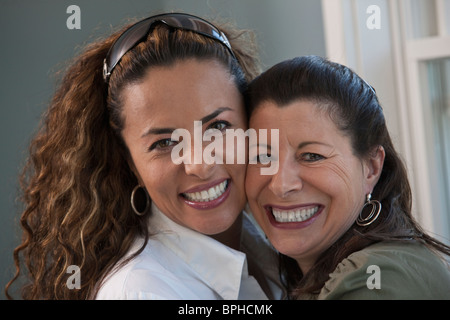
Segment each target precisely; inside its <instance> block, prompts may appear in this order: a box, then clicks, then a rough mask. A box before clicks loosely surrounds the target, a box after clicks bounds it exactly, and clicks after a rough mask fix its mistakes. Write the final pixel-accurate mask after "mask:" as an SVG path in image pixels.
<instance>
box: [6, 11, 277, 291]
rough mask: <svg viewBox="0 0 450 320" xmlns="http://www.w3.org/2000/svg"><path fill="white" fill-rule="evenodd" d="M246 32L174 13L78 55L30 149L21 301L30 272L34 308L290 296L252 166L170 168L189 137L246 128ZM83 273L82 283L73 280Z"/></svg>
mask: <svg viewBox="0 0 450 320" xmlns="http://www.w3.org/2000/svg"><path fill="white" fill-rule="evenodd" d="M245 35H246V33H244V32H238V31H236V30H234V29H233V28H231V27H226V26H221V27H220V28H217V27H215V26H214V25H212V24H211V23H210V22H208V21H205V20H203V19H201V18H198V17H195V16H192V15H187V14H178V13H171V14H162V15H157V16H152V17H149V18H147V19H144V20H141V21H139V22H137V23H136V24H133V25H131V26H127V27H125V28H124V29H123V30H121V31H120V32H117V33H115V34H113V35H112V36H110V37H108V38H107V39H105V40H102V41H99V42H96V43H94V44H92V45H91V46H90V47H89V48H87V50H86V51H85V52H84V53H83V54H81V56H80V57H78V58H77V59H76V60H75V62H74V64H73V65H72V66H71V67H70V68H69V69H68V70H67V73H66V75H65V77H64V79H63V81H62V83H61V85H60V87H59V89H58V90H57V92H56V94H55V96H54V97H53V100H52V102H51V105H50V107H49V109H48V111H47V113H46V115H45V118H44V123H43V126H42V128H41V129H40V131H39V132H38V134H37V135H36V137H35V138H34V140H33V141H32V143H31V155H30V158H29V160H28V164H27V168H26V170H25V171H24V174H23V177H22V178H23V179H22V184H23V190H24V202H25V205H26V206H25V210H24V212H23V214H22V217H21V224H22V227H23V229H24V236H23V241H22V243H21V245H20V246H19V247H17V248H16V250H15V251H14V259H15V264H16V268H17V272H16V275H15V277H14V279H13V280H12V281H11V282H10V283H9V284H8V286H7V289H6V293H7V295H8V297H10V295H9V294H8V289H9V288H10V287H11V284H12V282H14V281H15V280H16V279H17V278H18V277H19V275H20V274H21V273H24V274H25V275H26V276H27V277H28V278H29V283H28V284H27V285H26V286H25V287H24V288H23V298H25V299H93V298H97V299H241V298H242V299H258V298H261V299H264V298H274V297H275V295H277V294H279V292H281V291H279V290H278V288H279V287H278V283H277V279H278V269H277V267H276V262H275V263H273V262H272V261H276V255H275V256H274V254H273V251H272V250H271V249H270V247H269V246H268V245H267V244H266V242H265V239H263V238H262V237H258V232H257V231H256V228H255V227H254V225H253V224H252V222H251V220H250V219H249V217H248V216H247V214H246V213H245V212H244V206H245V204H246V197H245V193H244V177H245V170H246V165H245V164H206V163H204V162H202V163H200V164H198V163H189V162H186V163H182V164H176V163H174V162H173V161H171V150H172V149H173V147H174V146H175V145H176V144H177V143H178V142H177V141H173V140H172V139H171V133H172V132H174V130H175V129H177V128H184V129H185V130H188V131H189V132H192V131H193V124H194V121H199V120H201V121H202V132H205V131H206V130H209V129H215V130H218V131H220V132H222V133H224V134H225V130H226V129H228V128H230V129H233V128H242V129H244V130H245V128H246V126H247V124H246V121H247V120H246V115H245V107H244V103H243V95H242V93H243V92H244V91H245V89H246V85H247V81H249V80H251V79H252V78H253V77H254V76H255V75H256V73H257V72H258V67H257V63H256V59H255V55H254V49H253V46H252V45H251V41H250V42H249V41H248V37H245ZM228 39H229V40H228ZM250 40H251V39H250ZM203 147H205V145H203ZM261 257H263V258H262V259H261ZM273 259H275V260H273ZM72 265H75V266H77V267H78V268H79V274H78V275H79V276H80V280H81V281H80V287H79V288H70V286H68V285H67V281H68V277H69V276H70V274H68V273H67V270H68V268H69V266H72ZM262 266H264V268H262ZM24 270H26V271H24Z"/></svg>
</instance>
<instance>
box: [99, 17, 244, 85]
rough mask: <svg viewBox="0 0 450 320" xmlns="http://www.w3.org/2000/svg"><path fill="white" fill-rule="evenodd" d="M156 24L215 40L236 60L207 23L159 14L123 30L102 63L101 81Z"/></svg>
mask: <svg viewBox="0 0 450 320" xmlns="http://www.w3.org/2000/svg"><path fill="white" fill-rule="evenodd" d="M158 23H162V24H165V25H167V26H169V27H171V28H175V29H181V30H187V31H192V32H195V33H198V34H201V35H203V36H205V37H208V38H211V39H214V40H217V41H219V42H220V43H221V44H222V45H224V46H225V47H226V48H227V49H228V51H229V52H230V54H231V55H232V56H233V58H234V59H236V56H235V55H234V53H233V50H232V49H231V45H230V43H229V41H228V39H227V37H226V36H225V34H224V33H223V32H221V31H220V30H219V29H217V28H216V27H215V26H214V25H212V24H211V23H209V22H208V21H206V20H203V19H201V18H199V17H196V16H193V15H190V14H184V13H168V14H159V15H156V16H152V17H149V18H146V19H144V20H141V21H139V22H137V23H135V24H134V25H132V26H131V27H129V28H128V29H127V30H125V31H124V32H123V33H122V34H121V35H120V37H119V38H118V39H117V40H116V41H115V42H114V43H113V45H112V46H111V48H110V49H109V51H108V54H107V55H106V58H105V60H104V61H103V79H104V80H105V81H106V82H108V80H109V77H110V75H111V72H112V71H113V70H114V68H115V67H116V65H117V64H118V63H119V61H120V59H122V57H123V56H124V55H125V54H126V53H127V52H128V51H130V50H131V49H132V48H134V47H135V46H136V45H138V44H139V43H141V42H142V41H144V40H145V39H146V38H147V35H148V34H149V33H150V32H151V31H152V29H153V27H154V26H155V25H156V24H158ZM236 60H237V59H236Z"/></svg>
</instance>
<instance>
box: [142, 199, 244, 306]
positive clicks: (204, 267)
mask: <svg viewBox="0 0 450 320" xmlns="http://www.w3.org/2000/svg"><path fill="white" fill-rule="evenodd" d="M149 231H150V234H153V235H154V237H155V238H157V239H158V241H160V242H161V243H162V244H163V245H165V246H166V247H167V248H168V249H169V250H171V251H172V252H173V253H175V254H176V255H177V256H178V257H179V258H180V259H182V260H183V261H184V262H186V263H187V264H188V265H189V266H190V267H191V268H192V270H193V271H194V272H195V273H196V274H197V275H198V277H199V278H200V279H202V281H204V282H205V283H206V284H207V285H208V286H209V287H210V288H212V289H213V290H214V291H215V292H216V293H217V294H219V295H220V296H221V297H222V298H223V299H226V300H236V299H238V297H239V291H240V287H241V279H242V278H243V277H244V278H246V277H248V270H247V262H246V255H245V254H244V253H242V252H240V251H237V250H234V249H232V248H230V247H228V246H226V245H224V244H222V243H220V242H218V241H217V240H214V239H213V238H211V237H209V236H207V235H204V234H201V233H199V232H196V231H193V230H191V229H189V228H186V227H184V226H181V225H179V224H177V223H175V222H174V221H172V220H171V219H170V218H168V217H167V216H166V215H165V214H163V213H162V212H161V211H160V210H159V209H158V207H156V205H155V204H154V203H152V215H151V217H150V220H149ZM217 275H221V276H217Z"/></svg>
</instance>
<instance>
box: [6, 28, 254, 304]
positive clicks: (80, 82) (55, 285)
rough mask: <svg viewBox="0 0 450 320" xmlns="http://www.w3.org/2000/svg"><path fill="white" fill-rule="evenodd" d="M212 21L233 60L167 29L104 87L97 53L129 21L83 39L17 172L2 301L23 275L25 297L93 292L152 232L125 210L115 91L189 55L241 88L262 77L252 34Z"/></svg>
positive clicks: (125, 174)
mask: <svg viewBox="0 0 450 320" xmlns="http://www.w3.org/2000/svg"><path fill="white" fill-rule="evenodd" d="M216 25H217V26H218V27H219V29H220V30H222V31H223V32H224V33H225V34H226V35H227V37H228V39H229V41H230V43H231V46H232V48H233V52H234V53H235V55H236V57H237V60H238V62H237V61H236V60H235V59H233V58H232V57H231V55H230V54H229V52H228V51H227V49H226V48H225V47H224V46H223V45H222V44H220V43H219V42H217V41H215V40H212V39H209V38H206V37H203V36H200V35H198V34H195V33H193V32H190V31H182V30H171V29H169V28H168V27H167V26H164V25H159V26H157V27H156V28H155V29H154V30H153V31H152V32H151V33H150V34H149V35H148V38H147V40H146V41H144V42H142V43H140V44H139V45H138V46H136V47H135V48H134V49H132V50H131V51H129V52H128V53H127V54H126V55H125V56H124V57H123V59H122V61H121V62H120V64H119V65H118V66H117V67H116V69H115V70H114V72H113V74H112V75H111V78H110V81H109V86H107V85H106V84H105V82H104V80H103V77H102V66H103V59H104V58H105V56H106V54H107V52H108V50H109V48H110V47H111V45H112V43H113V42H114V41H115V40H116V39H117V38H118V36H119V35H120V34H122V33H123V31H124V30H125V29H127V28H128V27H129V25H127V26H125V27H124V28H123V29H122V30H119V31H118V32H116V33H114V34H113V35H111V36H109V37H108V38H106V39H103V40H100V41H97V42H95V43H93V44H91V45H89V46H88V47H87V48H86V49H85V51H84V52H83V53H82V54H81V55H80V56H79V57H77V58H76V59H75V60H74V62H73V64H72V65H71V66H70V67H69V69H68V70H67V72H66V74H65V76H64V78H63V79H62V82H61V84H60V85H59V88H58V89H57V91H56V93H55V95H54V97H53V99H52V101H51V103H50V106H49V108H48V110H47V112H46V113H45V114H44V117H43V122H42V125H41V127H40V130H39V131H38V133H37V134H36V136H35V137H34V139H33V140H32V142H31V146H30V151H29V152H30V156H29V158H28V159H27V163H26V166H25V168H24V170H23V173H22V175H21V187H22V192H23V203H24V211H23V213H22V216H21V219H20V223H21V226H22V228H23V239H22V243H21V244H20V245H19V246H18V247H17V248H16V249H15V250H14V254H13V255H14V262H15V266H16V273H15V275H14V277H13V279H12V280H11V281H10V282H9V283H8V284H7V286H6V288H5V293H6V296H7V297H8V298H10V299H11V298H12V296H11V295H10V293H9V291H10V290H11V287H12V284H13V283H14V282H16V281H17V280H18V278H19V277H20V276H21V275H23V274H24V275H25V276H26V277H27V283H26V285H24V286H23V288H22V297H23V298H24V299H91V298H95V295H96V292H97V290H98V288H99V284H100V283H101V281H102V279H104V277H105V276H106V275H107V274H108V273H109V272H110V271H111V270H112V268H113V267H114V266H115V265H117V264H118V263H119V261H121V260H122V261H123V258H124V256H125V254H126V253H127V252H128V250H129V249H130V246H131V245H132V243H133V241H134V240H135V238H136V237H138V236H141V237H144V239H146V241H145V242H144V245H143V246H142V247H141V250H140V251H138V252H136V253H134V255H133V256H131V257H129V258H128V259H131V258H133V257H134V256H136V255H138V254H139V253H140V252H141V251H142V250H143V248H144V246H145V244H146V243H147V240H148V238H149V234H148V231H147V219H146V218H147V217H146V216H145V215H144V216H138V215H136V214H134V213H133V211H132V208H131V206H130V194H131V191H132V189H133V188H134V187H135V186H136V185H137V184H138V180H137V178H136V176H135V175H134V173H133V171H132V169H131V163H130V156H129V152H128V149H127V147H126V145H125V143H124V141H123V139H122V136H121V131H122V116H121V97H120V93H121V91H122V88H123V86H124V85H125V84H127V83H130V82H132V81H136V80H137V79H139V78H140V77H142V76H143V75H144V73H145V72H146V71H148V69H149V68H151V67H152V66H156V65H159V66H161V65H162V66H169V65H171V64H173V63H174V62H175V61H178V60H181V59H188V58H195V59H216V60H218V61H220V62H221V63H223V64H224V65H225V66H226V67H227V68H228V70H229V71H230V73H231V74H232V75H233V76H234V77H235V78H236V79H235V80H236V84H237V85H238V86H239V89H240V91H241V92H243V91H244V90H245V86H246V84H247V82H248V81H249V80H251V79H252V78H254V77H255V76H256V75H257V74H258V73H259V64H258V61H257V59H256V46H255V45H254V43H255V42H254V36H253V33H252V32H250V31H238V30H237V29H235V28H234V27H232V25H231V24H230V23H226V24H222V23H221V24H216ZM128 259H127V260H126V261H128ZM126 261H125V262H126ZM70 265H76V266H78V267H79V268H80V274H81V288H80V289H72V290H70V289H68V287H67V285H66V282H67V280H68V277H69V276H70V274H67V273H66V271H67V268H68V267H69V266H70ZM17 282H18V281H17Z"/></svg>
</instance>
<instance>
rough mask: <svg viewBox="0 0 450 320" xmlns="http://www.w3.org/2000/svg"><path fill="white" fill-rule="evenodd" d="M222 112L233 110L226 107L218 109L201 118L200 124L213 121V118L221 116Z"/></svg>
mask: <svg viewBox="0 0 450 320" xmlns="http://www.w3.org/2000/svg"><path fill="white" fill-rule="evenodd" d="M224 111H233V109H231V108H228V107H223V108H219V109H217V110H216V111H214V112H213V113H211V114H209V115H207V116H205V117H203V118H201V119H200V121H201V122H202V123H205V122H208V121H210V120H212V119H214V118H215V117H217V116H218V115H219V114H221V113H222V112H224Z"/></svg>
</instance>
